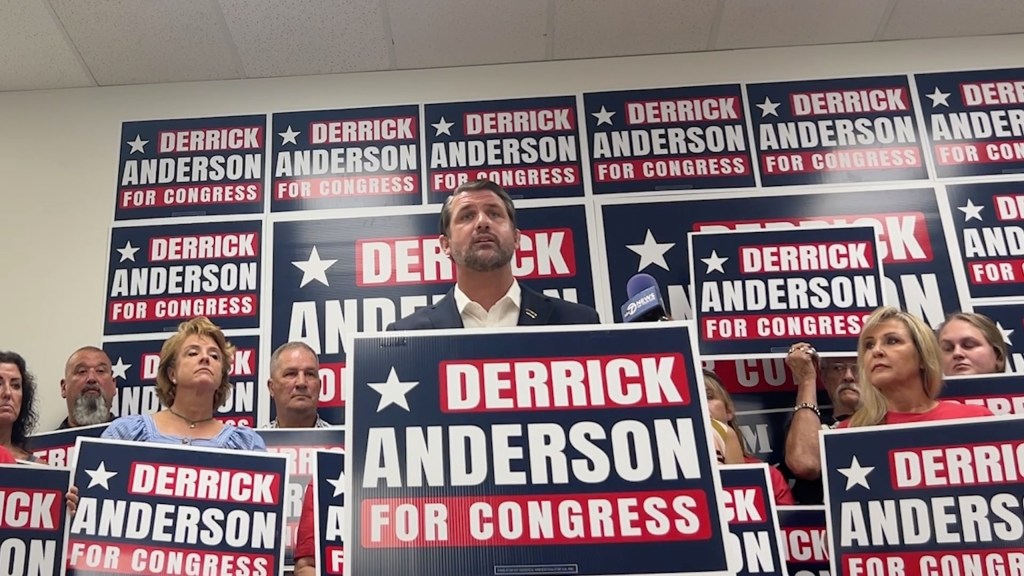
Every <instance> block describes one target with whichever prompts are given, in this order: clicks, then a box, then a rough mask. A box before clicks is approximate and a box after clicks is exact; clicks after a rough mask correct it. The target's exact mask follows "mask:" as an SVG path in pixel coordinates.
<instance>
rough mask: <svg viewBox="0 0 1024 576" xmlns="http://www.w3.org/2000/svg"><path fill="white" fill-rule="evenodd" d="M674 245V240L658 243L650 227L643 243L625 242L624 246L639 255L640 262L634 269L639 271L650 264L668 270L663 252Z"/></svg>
mask: <svg viewBox="0 0 1024 576" xmlns="http://www.w3.org/2000/svg"><path fill="white" fill-rule="evenodd" d="M673 246H675V242H663V243H661V244H659V243H658V241H657V240H655V239H654V234H652V233H651V229H650V228H648V229H647V236H646V237H645V238H644V243H643V244H627V245H626V248H629V249H630V250H632V251H633V252H636V253H637V254H639V255H640V263H639V264H637V266H636V271H637V272H640V271H642V270H643V269H644V268H647V267H648V266H650V265H651V264H657V265H658V266H661V267H662V268H664V269H665V270H668V262H665V252H668V251H669V250H671V249H672V247H673Z"/></svg>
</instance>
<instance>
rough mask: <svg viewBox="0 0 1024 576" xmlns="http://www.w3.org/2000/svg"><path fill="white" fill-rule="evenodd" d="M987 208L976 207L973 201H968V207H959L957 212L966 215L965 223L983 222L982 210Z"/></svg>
mask: <svg viewBox="0 0 1024 576" xmlns="http://www.w3.org/2000/svg"><path fill="white" fill-rule="evenodd" d="M984 207H985V206H984V205H982V206H975V205H974V202H971V199H970V198H968V199H967V206H958V207H957V210H959V211H961V212H963V213H964V222H970V221H971V220H978V221H981V209H982V208H984Z"/></svg>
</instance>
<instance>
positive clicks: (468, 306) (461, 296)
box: [455, 279, 523, 328]
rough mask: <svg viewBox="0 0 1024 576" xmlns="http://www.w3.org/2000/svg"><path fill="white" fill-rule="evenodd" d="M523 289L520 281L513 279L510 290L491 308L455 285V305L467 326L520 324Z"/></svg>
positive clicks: (488, 326) (495, 326)
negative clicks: (486, 308)
mask: <svg viewBox="0 0 1024 576" xmlns="http://www.w3.org/2000/svg"><path fill="white" fill-rule="evenodd" d="M522 297H523V291H522V289H520V288H519V282H517V281H516V280H514V279H513V280H512V285H511V286H509V287H508V292H505V295H504V296H502V297H501V298H499V299H498V301H497V302H495V303H494V306H491V309H490V310H484V307H483V306H481V305H479V304H477V303H476V302H474V301H472V300H470V299H469V296H466V293H465V292H463V291H462V290H460V289H459V285H458V284H456V285H455V307H456V308H458V310H459V316H462V325H463V326H465V327H466V328H499V327H505V326H517V325H519V307H520V302H521V301H522Z"/></svg>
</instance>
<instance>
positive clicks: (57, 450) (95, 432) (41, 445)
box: [27, 424, 108, 467]
mask: <svg viewBox="0 0 1024 576" xmlns="http://www.w3.org/2000/svg"><path fill="white" fill-rule="evenodd" d="M107 426H108V425H107V424H96V425H94V426H78V427H76V428H67V429H65V430H56V431H54V432H40V433H39V434H33V435H31V436H29V437H28V446H27V448H28V451H29V452H31V453H32V455H33V456H35V457H36V458H39V460H40V461H42V462H44V463H45V464H46V465H48V466H58V467H66V466H70V465H71V459H72V458H73V457H74V454H75V439H76V438H78V437H79V436H82V437H84V438H99V437H100V436H101V435H102V434H103V431H104V430H106V429H107Z"/></svg>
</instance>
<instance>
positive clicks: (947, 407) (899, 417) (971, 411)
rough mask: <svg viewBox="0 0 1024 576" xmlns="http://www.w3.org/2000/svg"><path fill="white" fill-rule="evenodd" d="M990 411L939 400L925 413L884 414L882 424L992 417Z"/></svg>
mask: <svg viewBox="0 0 1024 576" xmlns="http://www.w3.org/2000/svg"><path fill="white" fill-rule="evenodd" d="M992 415H993V414H992V411H991V410H989V409H988V408H986V407H984V406H978V405H976V404H961V403H960V402H953V401H952V400H940V401H939V403H938V405H937V406H935V408H932V409H931V410H929V411H927V412H892V411H889V412H886V414H885V420H883V421H882V424H909V423H911V422H934V421H936V420H958V419H960V418H977V417H979V416H992ZM849 427H850V421H849V420H843V421H842V422H840V423H839V428H849Z"/></svg>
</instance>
